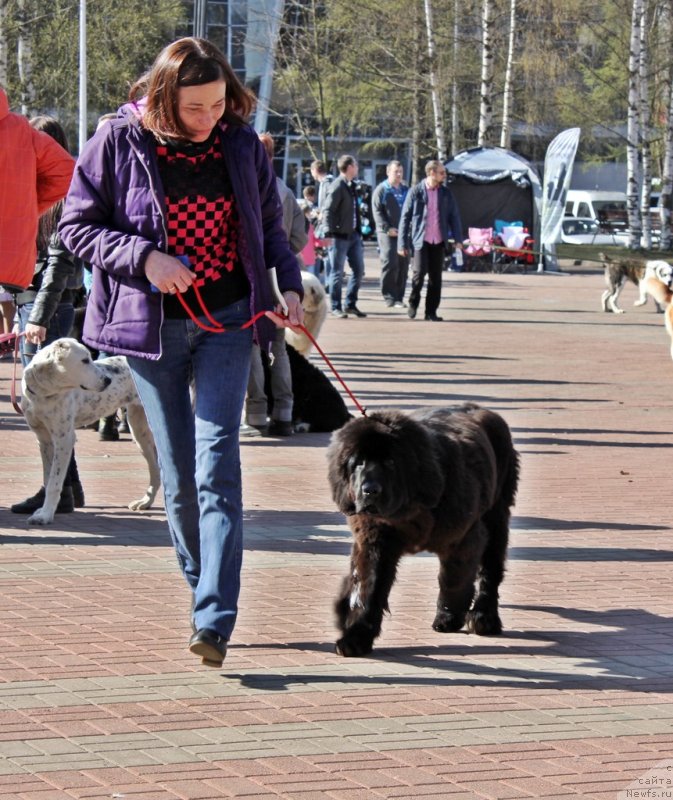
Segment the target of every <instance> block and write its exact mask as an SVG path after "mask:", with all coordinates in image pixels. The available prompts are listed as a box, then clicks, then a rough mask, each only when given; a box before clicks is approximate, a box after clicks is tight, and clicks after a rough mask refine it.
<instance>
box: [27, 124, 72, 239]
mask: <svg viewBox="0 0 673 800" xmlns="http://www.w3.org/2000/svg"><path fill="white" fill-rule="evenodd" d="M30 125H31V127H33V128H35V130H36V131H42V133H46V134H48V135H49V136H51V138H52V139H55V140H56V141H57V142H58V143H59V144H60V145H61V147H62V148H63V149H64V150H67V149H68V137H67V136H66V135H65V131H64V130H63V128H62V127H61V123H60V122H59V121H58V120H56V119H54V118H53V117H47V116H44V115H41V116H39V117H33V118H32V119H31V120H30ZM62 212H63V200H59V201H58V203H56V204H55V205H53V206H52V207H51V208H50V209H49V210H48V211H45V212H44V214H42V215H41V217H40V219H39V221H38V223H37V243H36V244H37V251H38V253H44V252H45V251H46V250H47V246H48V245H49V240H50V239H51V237H52V234H53V233H54V232H55V231H56V226H57V225H58V221H59V220H60V219H61V213H62Z"/></svg>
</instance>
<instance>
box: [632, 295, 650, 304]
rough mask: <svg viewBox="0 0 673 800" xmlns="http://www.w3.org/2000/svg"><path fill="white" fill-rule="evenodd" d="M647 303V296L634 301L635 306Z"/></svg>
mask: <svg viewBox="0 0 673 800" xmlns="http://www.w3.org/2000/svg"><path fill="white" fill-rule="evenodd" d="M645 303H647V297H646V298H645V299H644V300H634V301H633V305H634V306H644V305H645Z"/></svg>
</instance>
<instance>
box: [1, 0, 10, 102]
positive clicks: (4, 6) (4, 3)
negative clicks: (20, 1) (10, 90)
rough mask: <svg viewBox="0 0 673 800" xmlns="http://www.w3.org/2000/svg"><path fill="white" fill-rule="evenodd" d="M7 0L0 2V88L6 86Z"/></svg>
mask: <svg viewBox="0 0 673 800" xmlns="http://www.w3.org/2000/svg"><path fill="white" fill-rule="evenodd" d="M7 13H8V12H7V0H0V86H7V67H8V65H9V61H8V60H7V27H6V26H7Z"/></svg>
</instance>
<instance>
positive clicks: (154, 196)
mask: <svg viewBox="0 0 673 800" xmlns="http://www.w3.org/2000/svg"><path fill="white" fill-rule="evenodd" d="M131 134H132V130H131V124H130V123H129V130H128V132H127V134H126V138H127V141H128V143H129V147H130V148H131V150H133V152H134V153H135V155H136V158H137V159H138V161H140V164H141V166H142V168H143V169H144V170H145V172H146V173H147V179H148V181H149V184H150V194H151V195H152V200H153V201H154V204H155V206H156V207H157V210H158V211H159V216H160V217H161V227H162V228H163V232H164V252H166V249H165V248H166V246H167V245H168V230H167V228H166V219H165V217H164V210H163V208H162V207H161V203H160V202H159V195H158V194H157V190H156V187H155V185H154V179H153V177H152V171H151V170H150V168H149V165H148V164H147V163H146V161H145V159H144V157H143V153H141V152H140V150H139V149H138V147H136V145H135V142H133V141H132V139H131ZM160 311H161V314H160V318H161V319H160V322H159V358H161V355H162V350H161V330H162V328H163V327H164V303H163V300H162V301H161V309H160Z"/></svg>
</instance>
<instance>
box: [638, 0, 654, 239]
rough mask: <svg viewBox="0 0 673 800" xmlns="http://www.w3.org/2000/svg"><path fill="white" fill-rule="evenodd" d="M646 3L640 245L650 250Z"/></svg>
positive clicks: (641, 63)
mask: <svg viewBox="0 0 673 800" xmlns="http://www.w3.org/2000/svg"><path fill="white" fill-rule="evenodd" d="M646 5H647V4H646V3H643V8H642V10H641V14H640V53H639V61H638V74H639V83H640V87H639V88H640V139H641V186H640V220H641V223H642V234H641V237H640V246H641V247H644V248H645V249H646V250H649V249H650V248H651V247H652V219H651V217H650V194H651V193H652V148H651V146H650V97H649V94H650V93H649V85H650V84H649V79H648V61H649V59H648V53H647V35H646V30H647V9H646Z"/></svg>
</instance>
